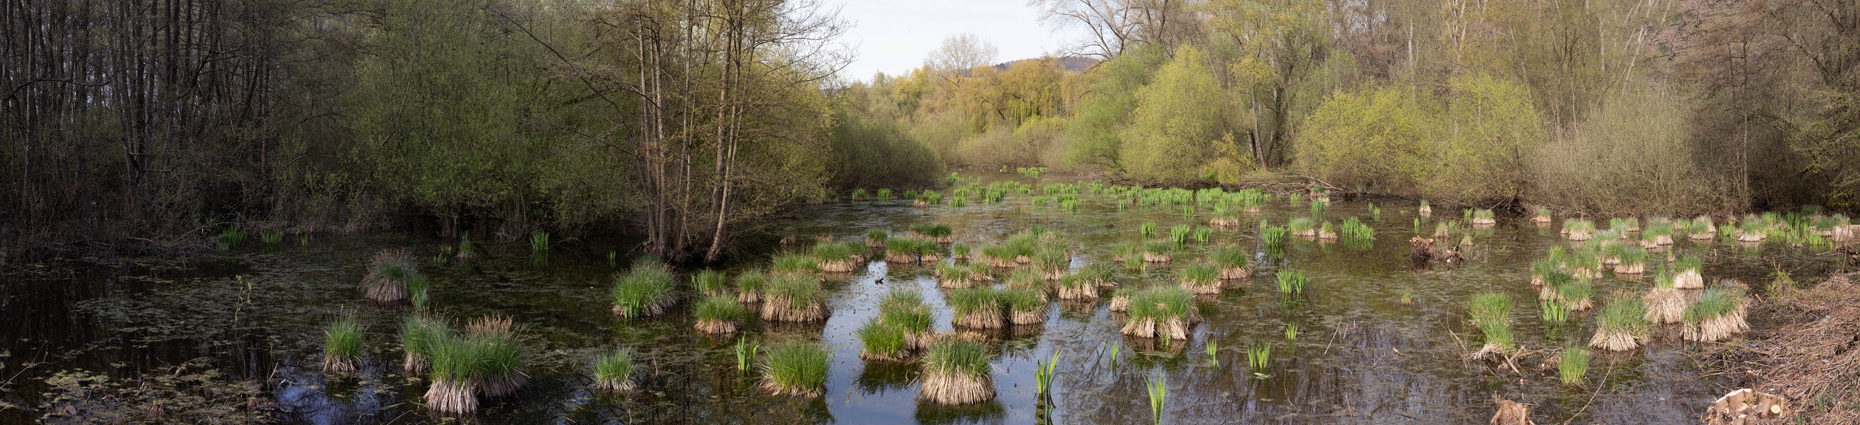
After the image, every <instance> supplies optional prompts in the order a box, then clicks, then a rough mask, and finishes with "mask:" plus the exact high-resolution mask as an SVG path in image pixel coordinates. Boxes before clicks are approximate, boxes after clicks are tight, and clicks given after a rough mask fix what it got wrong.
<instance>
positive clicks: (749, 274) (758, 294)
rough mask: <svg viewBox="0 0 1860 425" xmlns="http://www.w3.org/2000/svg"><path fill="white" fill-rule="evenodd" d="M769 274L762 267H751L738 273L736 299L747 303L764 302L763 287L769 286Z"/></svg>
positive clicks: (735, 282)
mask: <svg viewBox="0 0 1860 425" xmlns="http://www.w3.org/2000/svg"><path fill="white" fill-rule="evenodd" d="M768 283H769V275H768V273H764V272H762V270H761V269H751V270H749V271H745V272H742V273H738V274H737V275H736V280H735V281H734V282H733V284H734V285H735V286H736V300H737V301H739V302H745V303H756V302H762V289H763V287H766V286H768Z"/></svg>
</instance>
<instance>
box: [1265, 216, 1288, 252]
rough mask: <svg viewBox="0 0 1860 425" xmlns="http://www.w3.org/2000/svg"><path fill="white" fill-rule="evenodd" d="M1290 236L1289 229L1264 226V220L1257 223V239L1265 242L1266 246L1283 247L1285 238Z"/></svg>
mask: <svg viewBox="0 0 1860 425" xmlns="http://www.w3.org/2000/svg"><path fill="white" fill-rule="evenodd" d="M1291 234H1292V232H1291V230H1290V229H1286V228H1284V227H1279V226H1273V225H1269V224H1266V221H1265V220H1261V221H1260V222H1259V237H1260V239H1263V240H1265V242H1266V245H1267V246H1283V245H1285V239H1286V237H1287V236H1290V235H1291Z"/></svg>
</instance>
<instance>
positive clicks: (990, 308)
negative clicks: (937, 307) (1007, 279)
mask: <svg viewBox="0 0 1860 425" xmlns="http://www.w3.org/2000/svg"><path fill="white" fill-rule="evenodd" d="M945 299H946V300H947V301H948V302H949V308H950V313H951V319H952V321H954V322H955V323H954V325H956V326H961V327H965V328H970V329H999V328H1001V326H1002V324H1003V322H1004V321H1003V320H1002V317H1001V301H1000V295H999V294H998V293H997V292H996V291H995V290H994V289H992V288H965V289H956V290H951V291H950V292H949V296H948V297H946V298H945Z"/></svg>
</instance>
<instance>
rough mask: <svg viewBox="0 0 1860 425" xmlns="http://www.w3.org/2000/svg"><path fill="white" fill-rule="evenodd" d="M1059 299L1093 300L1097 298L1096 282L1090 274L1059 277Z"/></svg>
mask: <svg viewBox="0 0 1860 425" xmlns="http://www.w3.org/2000/svg"><path fill="white" fill-rule="evenodd" d="M1056 286H1058V287H1059V299H1062V300H1095V299H1098V284H1097V282H1095V281H1094V279H1093V278H1092V277H1091V276H1086V275H1071V276H1066V277H1063V278H1060V279H1059V284H1058V285H1056Z"/></svg>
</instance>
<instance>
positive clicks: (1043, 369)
mask: <svg viewBox="0 0 1860 425" xmlns="http://www.w3.org/2000/svg"><path fill="white" fill-rule="evenodd" d="M1060 352H1061V351H1059V349H1057V348H1055V349H1053V357H1052V358H1049V359H1046V360H1042V361H1039V362H1038V364H1035V365H1034V369H1033V382H1034V385H1035V387H1034V395H1035V397H1039V398H1042V399H1044V398H1046V397H1047V396H1049V395H1050V394H1049V392H1051V390H1052V388H1053V378H1056V377H1058V376H1059V372H1058V369H1057V368H1058V367H1059V353H1060Z"/></svg>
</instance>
